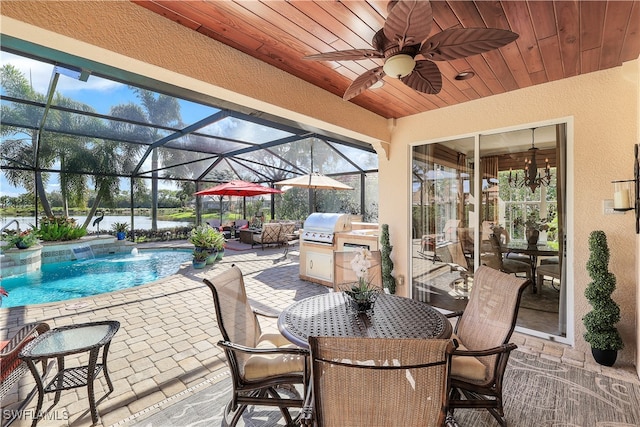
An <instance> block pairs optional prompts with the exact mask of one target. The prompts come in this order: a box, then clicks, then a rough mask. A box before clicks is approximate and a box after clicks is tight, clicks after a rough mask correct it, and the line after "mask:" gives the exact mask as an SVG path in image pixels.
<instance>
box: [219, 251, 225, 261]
mask: <svg viewBox="0 0 640 427" xmlns="http://www.w3.org/2000/svg"><path fill="white" fill-rule="evenodd" d="M223 256H224V249H223V250H221V251H218V260H221V259H222V257H223Z"/></svg>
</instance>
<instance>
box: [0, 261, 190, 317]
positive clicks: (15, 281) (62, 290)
mask: <svg viewBox="0 0 640 427" xmlns="http://www.w3.org/2000/svg"><path fill="white" fill-rule="evenodd" d="M191 258H192V256H191V251H183V250H164V251H139V252H138V251H137V250H135V252H134V251H132V253H131V254H129V253H126V254H117V255H109V256H104V257H98V258H95V259H83V260H80V261H65V262H58V263H53V264H43V265H42V268H41V269H40V271H35V272H32V273H27V274H20V275H16V276H10V277H6V278H3V279H2V281H1V282H0V283H1V284H2V287H3V288H5V289H6V290H7V291H8V292H9V296H8V297H5V298H3V299H2V308H7V307H19V306H24V305H33V304H42V303H47V302H55V301H65V300H69V299H74V298H82V297H87V296H92V295H98V294H102V293H106V292H113V291H117V290H121V289H127V288H131V287H134V286H139V285H143V284H145V283H149V282H153V281H155V280H158V279H161V278H163V277H167V276H170V275H172V274H175V273H176V272H177V271H178V269H179V268H180V265H181V264H182V263H184V262H187V261H190V260H191Z"/></svg>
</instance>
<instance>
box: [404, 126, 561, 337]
mask: <svg viewBox="0 0 640 427" xmlns="http://www.w3.org/2000/svg"><path fill="white" fill-rule="evenodd" d="M565 164H566V125H565V124H554V125H547V126H539V127H535V128H533V127H532V128H526V129H521V130H514V131H509V132H499V133H492V134H489V133H487V134H479V135H477V136H473V137H468V138H462V139H455V140H450V141H443V142H435V143H430V144H424V145H419V146H415V147H414V148H413V165H412V166H413V175H412V176H413V180H412V187H411V189H412V195H413V198H412V230H413V240H412V252H411V256H412V273H411V275H412V279H411V280H412V296H413V298H415V299H418V300H421V301H425V302H428V303H429V304H431V305H434V306H436V307H439V308H442V309H446V310H462V309H464V307H465V306H466V303H467V300H468V296H469V292H470V291H471V289H472V288H473V272H474V270H475V268H476V266H479V265H487V266H489V267H491V268H496V269H499V270H502V271H504V272H507V273H509V274H515V275H518V276H522V277H528V278H530V279H531V281H532V286H530V287H529V288H527V289H526V290H525V295H524V296H523V299H522V303H521V306H520V313H519V316H518V323H517V325H518V327H519V328H521V329H522V330H523V331H525V332H527V331H530V332H531V333H533V334H535V335H539V336H543V337H565V336H566V320H565V319H566V301H565V300H566V286H563V283H564V282H565V281H566V280H565V278H564V271H563V265H565V256H564V246H563V243H564V235H565V223H566V221H565V219H564V218H565V206H566V202H565V199H564V194H565V191H564V188H565V182H566V181H565V173H566V172H565V171H566V167H565Z"/></svg>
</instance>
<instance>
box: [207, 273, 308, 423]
mask: <svg viewBox="0 0 640 427" xmlns="http://www.w3.org/2000/svg"><path fill="white" fill-rule="evenodd" d="M203 281H204V283H205V284H206V285H207V286H208V287H209V289H210V290H211V292H212V294H213V302H214V306H215V310H216V318H217V321H218V327H219V329H220V333H221V334H222V340H220V341H218V345H219V346H220V347H222V348H223V349H224V352H225V356H226V358H227V363H228V365H229V370H230V371H231V378H232V381H233V395H232V398H231V401H230V402H229V403H228V404H227V407H226V409H225V419H227V418H229V417H231V416H232V420H231V421H230V422H229V425H230V426H235V425H236V424H237V423H238V421H239V420H240V418H241V417H242V414H243V412H244V411H245V409H246V408H247V406H249V405H264V406H277V407H279V408H280V411H281V413H282V415H283V417H284V419H285V421H286V423H287V425H294V420H293V419H292V417H291V414H290V413H289V410H288V408H290V407H298V408H301V407H302V406H303V403H304V398H303V397H301V396H300V393H298V392H296V393H293V396H292V395H291V392H292V391H293V390H295V386H296V385H299V386H301V388H302V390H303V393H304V392H306V390H307V377H308V369H307V363H308V354H309V352H308V350H307V349H303V348H300V347H297V346H295V345H293V344H292V343H291V342H289V341H288V340H287V339H286V338H285V337H284V336H282V335H281V334H280V333H263V332H262V330H261V327H260V323H259V321H258V317H257V314H262V315H265V316H266V315H267V314H265V313H257V312H255V311H254V310H252V308H251V306H250V304H249V301H248V299H247V293H246V290H245V286H244V279H243V276H242V272H241V271H240V269H239V268H238V267H236V266H232V267H231V268H229V269H228V270H225V271H223V272H222V273H220V274H218V275H217V276H215V277H212V278H210V279H204V280H203ZM270 317H274V316H270ZM279 390H280V392H279ZM282 390H285V393H282ZM287 396H289V397H287Z"/></svg>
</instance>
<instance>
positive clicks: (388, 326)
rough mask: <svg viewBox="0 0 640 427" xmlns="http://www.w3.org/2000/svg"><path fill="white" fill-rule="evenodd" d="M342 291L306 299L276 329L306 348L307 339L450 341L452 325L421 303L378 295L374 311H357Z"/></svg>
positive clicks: (287, 311)
mask: <svg viewBox="0 0 640 427" xmlns="http://www.w3.org/2000/svg"><path fill="white" fill-rule="evenodd" d="M349 298H350V297H349V296H347V294H345V293H344V292H329V293H326V294H322V295H316V296H313V297H309V298H305V299H303V300H300V301H297V302H295V303H293V304H292V305H290V306H289V307H287V308H286V309H284V310H283V311H282V312H281V313H280V316H279V317H278V329H279V330H280V332H281V333H282V335H284V336H285V337H286V338H287V339H288V340H289V341H291V342H292V343H294V344H296V345H298V346H300V347H305V348H308V346H309V344H308V337H309V336H341V337H370V338H425V339H431V338H450V337H451V333H452V326H451V323H450V322H449V320H447V318H446V317H445V316H444V315H443V314H442V313H441V312H440V311H438V310H436V309H435V308H433V307H432V306H430V305H429V304H426V303H424V302H421V301H417V300H413V299H410V298H405V297H401V296H398V295H390V294H386V293H380V294H379V295H378V297H377V298H376V301H375V304H374V306H373V308H372V309H371V310H369V311H367V312H357V311H356V310H355V309H354V308H353V307H352V306H351V303H350V301H349Z"/></svg>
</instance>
